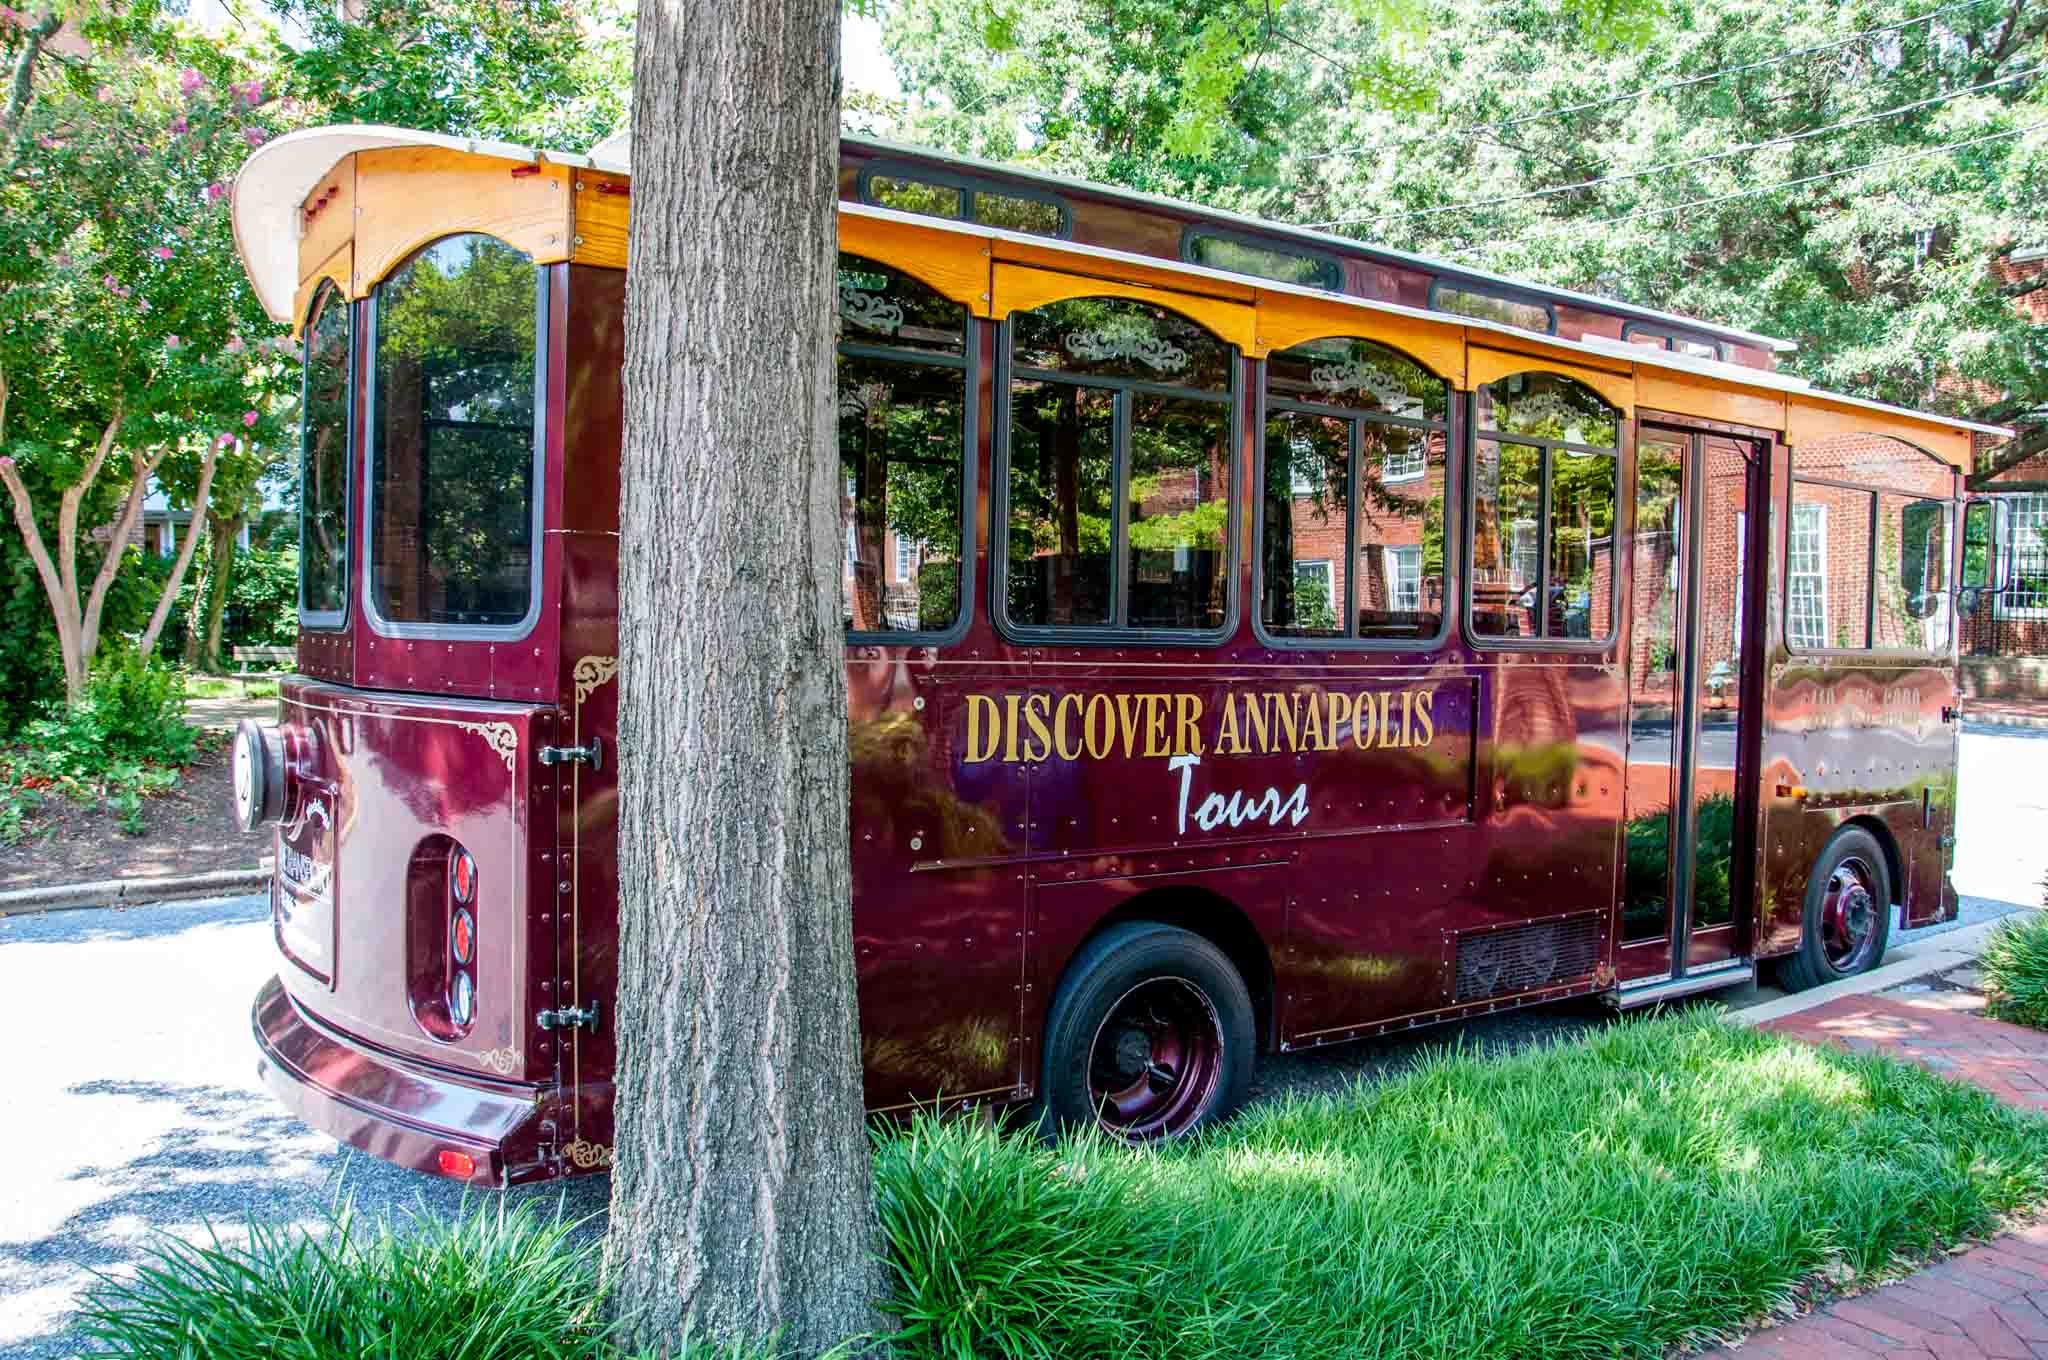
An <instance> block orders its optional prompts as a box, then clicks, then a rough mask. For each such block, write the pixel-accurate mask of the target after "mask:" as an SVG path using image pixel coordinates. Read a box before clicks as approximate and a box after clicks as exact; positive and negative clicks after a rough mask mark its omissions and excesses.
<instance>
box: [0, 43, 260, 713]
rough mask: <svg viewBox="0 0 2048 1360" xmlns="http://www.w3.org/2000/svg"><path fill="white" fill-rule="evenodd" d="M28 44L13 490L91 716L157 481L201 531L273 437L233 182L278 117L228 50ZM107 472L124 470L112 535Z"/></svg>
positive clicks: (7, 250)
mask: <svg viewBox="0 0 2048 1360" xmlns="http://www.w3.org/2000/svg"><path fill="white" fill-rule="evenodd" d="M7 22H8V21H4V20H0V25H4V24H6V23H7ZM11 32H12V33H13V37H12V39H11V43H12V50H13V54H14V56H15V70H16V72H17V76H18V77H19V78H20V80H22V81H25V82H26V85H27V89H28V91H29V95H28V96H27V97H25V98H24V100H23V103H22V107H21V110H20V112H19V115H18V117H17V118H16V120H15V122H14V125H13V126H14V136H13V138H12V140H11V142H10V143H9V144H8V146H7V148H6V156H7V158H8V167H9V168H8V173H7V175H6V178H5V179H4V180H0V209H4V211H0V484H4V485H5V486H6V488H7V490H8V493H9V498H10V500H11V502H12V508H13V512H14V514H13V517H14V522H15V526H16V528H17V530H18V532H19V534H20V536H21V542H22V544H23V547H24V549H25V550H26V553H27V555H28V557H29V559H30V561H31V562H32V563H33V564H34V566H35V569H36V573H37V576H38V577H39V579H40V582H41V584H42V586H43V590H44V594H45V596H46V598H47V600H48V604H49V608H50V612H51V616H52V620H53V622H54V625H55V631H56V634H57V643H58V651H59V654H60V656H61V658H62V664H63V668H64V677H65V690H66V697H67V700H69V701H70V702H73V703H76V702H78V701H79V700H80V699H81V698H82V696H83V694H84V687H85V682H86V676H87V673H88V671H89V669H90V666H91V664H92V660H93V657H94V655H95V653H96V652H97V651H98V647H99V639H100V635H101V629H102V624H103V620H104V611H105V607H106V603H107V599H108V597H109V593H110V592H111V590H112V589H113V586H114V584H115V581H116V579H117V577H118V576H119V574H120V572H121V569H122V565H123V563H124V561H125V560H127V556H128V554H127V549H128V546H129V545H130V543H131V542H132V541H133V538H134V535H135V532H136V528H137V526H138V525H139V523H140V521H141V515H142V503H143V499H144V497H145V496H146V495H147V494H148V489H149V485H150V481H151V479H152V478H153V477H155V476H157V475H159V473H163V474H166V476H167V477H169V478H170V479H171V480H173V481H182V482H184V483H185V484H187V485H189V486H190V488H191V496H192V499H193V504H194V511H195V514H194V529H195V531H196V530H197V529H198V528H200V527H201V526H202V525H203V523H204V516H205V502H206V499H207V495H208V492H209V490H210V484H211V480H212V477H213V474H214V471H215V469H216V468H217V467H218V466H219V465H220V464H221V463H222V462H223V461H224V460H229V459H232V458H234V457H237V456H239V453H238V450H239V449H241V448H243V447H245V445H242V444H238V443H237V442H236V440H237V437H238V436H246V437H247V438H249V439H254V440H267V439H269V438H271V437H272V436H273V435H274V433H275V428H274V422H272V421H271V420H270V419H269V418H268V417H267V414H266V413H267V411H268V410H269V408H270V406H271V403H272V401H273V399H274V398H275V397H276V396H278V395H279V394H280V393H281V392H282V391H284V390H285V389H286V388H288V385H289V380H288V377H287V370H288V367H289V366H288V364H287V363H286V362H285V361H284V360H283V359H282V358H281V356H280V355H279V354H278V352H277V346H276V342H275V339H274V338H272V337H271V332H272V330H273V328H272V327H271V326H270V325H269V323H268V322H267V321H266V320H265V319H264V318H263V316H262V314H261V312H260V311H259V310H258V309H257V308H256V305H255V303H254V300H253V298H252V296H251V294H250V293H249V291H248V289H247V287H246V286H245V284H244V282H243V279H242V271H241V266H240V262H239V260H238V259H237V258H236V255H235V252H234V247H233V239H232V233H231V231H230V228H229V225H228V222H227V215H226V208H225V204H226V188H225V184H226V181H227V179H228V178H229V177H230V176H231V175H232V172H233V169H234V167H235V166H236V165H238V164H239V163H240V160H241V158H242V157H243V156H245V155H246V154H247V153H248V150H249V148H250V147H252V146H255V145H258V144H260V143H261V142H262V141H264V140H265V139H267V138H268V137H269V136H270V135H272V133H273V132H274V131H275V127H276V123H275V115H274V113H273V112H272V111H271V110H269V109H267V108H266V100H265V96H264V92H263V86H262V83H261V80H260V79H259V78H257V77H254V76H251V75H250V74H249V71H250V68H249V64H248V62H247V61H246V59H245V57H244V55H243V54H241V53H240V52H238V51H236V50H234V49H233V48H231V47H229V46H228V45H226V44H224V43H219V42H215V41H212V40H208V39H202V38H192V37H189V36H185V35H181V34H178V33H176V32H173V31H170V30H164V29H156V30H151V31H149V32H147V33H144V34H141V35H136V34H132V33H131V34H128V35H127V37H128V39H129V45H127V46H124V47H111V48H106V49H98V48H96V49H94V51H93V53H92V55H91V56H90V57H85V58H79V57H70V58H67V59H65V60H64V61H62V62H58V61H56V60H55V59H54V58H50V57H49V56H48V55H47V53H46V52H45V53H43V54H42V55H41V56H37V55H35V54H36V53H37V51H38V49H37V48H36V46H35V43H34V33H35V29H34V28H33V27H30V28H23V27H22V26H21V24H20V23H19V22H18V21H15V22H13V24H12V28H11ZM25 57H26V58H28V60H27V62H26V64H24V63H23V58H25ZM19 88H20V86H19V85H18V86H17V89H19ZM109 467H113V468H118V469H119V470H120V471H121V472H122V473H123V474H125V475H124V476H123V477H122V478H121V479H120V482H121V490H120V492H119V500H118V504H117V506H115V507H114V508H113V518H112V521H111V523H107V524H100V523H98V522H97V516H98V515H99V514H100V513H104V511H105V509H106V508H107V507H106V502H105V500H104V495H103V488H102V483H101V478H102V474H103V473H105V472H106V471H107V470H108V469H109ZM174 471H175V472H176V474H177V475H176V476H172V474H173V473H174ZM38 486H40V487H42V488H44V491H45V494H46V495H47V494H48V492H50V491H54V492H55V495H56V505H55V513H54V516H50V515H46V514H41V513H39V511H40V510H41V509H42V507H40V506H39V504H38V502H37V499H36V491H35V489H34V488H35V487H38ZM89 509H90V510H92V511H93V512H94V517H93V518H92V519H88V518H87V515H86V512H87V511H88V510H89ZM52 518H54V521H55V522H54V525H53V526H52V525H51V524H50V520H51V519H52ZM52 527H54V531H55V532H54V542H52V541H51V539H52V535H51V534H50V533H49V532H48V530H49V529H50V528H52ZM190 544H191V539H190V538H188V542H187V547H186V550H185V551H184V552H183V553H181V555H180V557H179V560H178V563H177V565H176V567H175V569H174V571H173V574H172V577H171V579H170V580H169V581H168V582H167V583H166V586H165V589H164V592H163V594H162V596H161V598H160V600H159V603H158V608H157V609H156V611H155V612H154V614H153V616H152V618H151V620H150V623H149V625H148V627H147V628H145V630H144V634H143V644H144V645H143V650H145V651H147V650H148V648H149V647H151V646H153V645H154V642H155V639H156V637H157V635H158V633H159V631H160V630H161V628H162V626H163V623H164V620H165V618H166V616H167V614H168V610H169V605H170V602H171V600H172V599H173V598H174V597H175V595H176V591H177V584H178V580H179V578H180V577H181V576H182V573H183V570H184V568H185V566H186V564H187V563H189V561H190V556H191V546H190ZM95 556H96V557H97V565H96V567H95V565H94V563H93V562H92V560H91V559H92V558H93V557H95ZM82 568H84V569H85V570H90V571H91V573H92V575H91V579H90V584H89V585H86V584H83V583H82V580H81V576H82V570H81V569H82Z"/></svg>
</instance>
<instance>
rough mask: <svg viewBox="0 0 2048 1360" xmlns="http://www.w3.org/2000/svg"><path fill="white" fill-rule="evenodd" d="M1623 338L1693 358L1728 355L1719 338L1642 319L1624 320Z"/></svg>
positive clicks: (1632, 343) (1647, 347)
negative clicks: (1703, 337)
mask: <svg viewBox="0 0 2048 1360" xmlns="http://www.w3.org/2000/svg"><path fill="white" fill-rule="evenodd" d="M1621 338H1622V339H1624V340H1626V341H1628V342H1629V343H1630V344H1631V345H1641V346H1643V347H1644V348H1645V349H1661V350H1668V351H1669V352H1671V353H1673V354H1683V355H1686V356H1687V357H1689V358H1693V359H1720V358H1724V357H1726V356H1725V355H1724V354H1723V352H1722V349H1721V342H1720V341H1718V340H1703V339H1701V338H1700V337H1699V336H1696V335H1687V334H1685V333H1684V332H1682V331H1674V330H1667V329H1665V328H1664V327H1662V326H1649V325H1645V324H1644V323H1642V322H1640V321H1629V322H1624V323H1623V324H1622V327H1621Z"/></svg>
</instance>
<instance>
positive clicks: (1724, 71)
mask: <svg viewBox="0 0 2048 1360" xmlns="http://www.w3.org/2000/svg"><path fill="white" fill-rule="evenodd" d="M1976 3H1977V0H1958V3H1956V4H1951V5H1942V6H1940V7H1939V8H1936V9H1931V10H1929V11H1927V13H1925V14H1921V15H1916V16H1915V17H1913V18H1911V19H1901V20H1900V21H1899V22H1897V23H1893V24H1884V25H1881V26H1880V27H1877V28H1866V29H1864V30H1863V31H1862V32H1860V33H1852V34H1850V35H1849V36H1848V37H1846V38H1837V39H1835V40H1833V41H1832V42H1824V43H1815V44H1813V45H1812V46H1811V47H1796V48H1794V49H1792V50H1791V51H1789V52H1780V53H1779V54H1778V55H1777V56H1775V57H1765V58H1763V59H1762V60H1760V61H1752V62H1745V63H1744V64H1742V65H1740V66H1726V67H1723V68H1721V69H1720V70H1718V71H1708V72H1707V73H1705V74H1704V75H1697V76H1688V77H1686V78H1685V79H1684V80H1669V81H1660V82H1658V83H1657V84H1655V85H1645V86H1644V87H1643V88H1641V89H1639V90H1631V91H1629V92H1628V93H1626V94H1614V95H1608V96H1607V97H1605V98H1603V99H1589V100H1587V101H1585V102H1584V103H1581V104H1566V105H1564V106H1563V107H1562V108H1555V109H1544V110H1542V111H1541V112H1539V113H1525V114H1522V115H1521V116H1519V117H1516V118H1508V119H1504V120H1502V121H1501V122H1498V123H1468V124H1466V125H1464V126H1463V127H1453V128H1445V129H1443V130H1442V131H1441V132H1437V133H1433V134H1431V135H1432V136H1439V137H1461V136H1471V135H1474V134H1476V133H1481V132H1499V131H1502V130H1504V129H1506V128H1512V127H1520V126H1522V125H1523V124H1524V123H1537V122H1542V121H1544V120H1546V119H1550V118H1562V117H1564V116H1565V115H1566V114H1570V113H1584V112H1586V111H1587V110H1588V109H1603V108H1606V107H1607V106H1608V105H1610V104H1625V103H1628V102H1629V101H1631V100H1636V99H1642V98H1644V97H1645V96H1647V95H1653V94H1664V93H1668V92H1670V91H1672V90H1683V89H1688V88H1690V87H1691V86H1694V85H1703V84H1705V83H1706V82H1708V81H1710V80H1720V79H1721V78H1722V77H1724V76H1733V75H1740V74H1742V73H1743V72H1744V71H1758V70H1762V69H1763V68H1764V67H1766V66H1776V65H1777V64H1778V63H1779V62H1784V61H1791V60H1793V59H1794V58H1795V57H1809V56H1812V55H1814V54H1815V53H1818V52H1832V51H1834V50H1835V49H1837V48H1842V47H1848V46H1851V45H1852V44H1855V43H1859V42H1862V41H1863V40H1864V39H1865V38H1874V37H1877V36H1878V35H1879V34H1883V33H1892V32H1896V31H1897V30H1899V29H1902V28H1911V27H1912V26H1913V25H1915V24H1924V23H1926V22H1927V21H1928V20H1930V19H1935V18H1939V17H1940V16H1941V15H1944V14H1947V13H1949V12H1951V11H1953V10H1959V9H1969V8H1972V7H1973V6H1974V5H1975V4H1976ZM1384 145H1386V142H1385V140H1384V139H1382V140H1380V141H1376V142H1367V143H1365V144H1363V145H1360V146H1344V147H1336V148H1334V149H1332V150H1329V151H1318V152H1316V153H1315V154H1313V155H1309V156H1302V157H1300V158H1299V159H1300V160H1301V161H1302V162H1303V163H1304V164H1306V163H1308V162H1311V161H1325V160H1332V159H1334V158H1336V157H1338V156H1360V155H1364V154H1365V153H1366V152H1368V151H1377V150H1379V149H1380V148H1381V147H1383V146H1384Z"/></svg>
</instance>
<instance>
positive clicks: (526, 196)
mask: <svg viewBox="0 0 2048 1360" xmlns="http://www.w3.org/2000/svg"><path fill="white" fill-rule="evenodd" d="M570 174H571V171H570V168H569V167H568V166H566V165H547V164H540V165H536V164H533V163H532V162H526V161H510V160H500V159H498V158H497V157H495V156H488V157H487V156H477V155H472V154H470V153H467V152H462V151H450V150H446V149H444V148H442V147H438V146H406V147H395V148H387V149H383V150H376V151H359V152H357V153H356V207H357V211H356V219H355V226H356V232H355V238H356V248H355V278H356V282H355V288H354V289H353V291H352V293H351V296H354V297H362V296H364V295H365V294H367V293H368V292H369V291H370V290H371V289H372V288H374V287H376V286H377V284H378V283H379V282H380V281H381V280H382V279H383V277H384V276H385V275H386V274H388V273H390V272H391V271H392V270H393V269H395V268H397V267H398V265H399V264H401V263H403V262H404V261H405V259H406V258H407V257H408V256H410V255H411V254H412V253H413V252H414V251H415V250H418V249H419V248H420V247H421V246H423V245H426V244H428V243H429V242H432V241H438V240H440V239H441V238H442V237H444V236H460V235H462V234H463V233H464V232H480V233H482V234H484V235H486V236H495V237H497V238H498V239H499V240H501V241H503V242H505V243H506V244H507V245H509V246H514V247H516V248H517V249H519V250H522V251H524V252H525V253H526V254H528V255H530V256H532V257H533V262H534V263H535V264H560V263H561V262H562V261H564V260H566V259H568V258H569V222H570V216H571V210H570V206H569V200H570V198H571V197H573V195H572V194H571V193H570V192H569V183H570Z"/></svg>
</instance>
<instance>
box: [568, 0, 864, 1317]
mask: <svg viewBox="0 0 2048 1360" xmlns="http://www.w3.org/2000/svg"><path fill="white" fill-rule="evenodd" d="M838 57H839V5H838V0H767V2H766V3H761V4H750V5H740V6H728V5H720V4H714V3H710V2H709V0H679V3H676V4H667V5H655V6H648V7H645V8H643V9H642V10H641V13H640V25H639V32H638V49H637V52H636V59H635V63H634V77H635V79H634V91H635V94H634V106H633V126H634V129H635V137H634V149H633V160H634V167H633V168H634V176H633V214H632V221H631V226H630V228H629V230H630V241H629V245H630V260H631V264H630V267H629V270H628V274H627V307H626V355H625V389H626V395H625V440H624V451H623V458H622V467H621V479H622V483H621V501H622V506H621V518H620V554H619V556H620V561H619V585H620V598H619V652H620V657H619V662H620V664H619V679H620V696H619V700H620V701H619V753H620V762H619V986H618V1000H617V1024H618V1044H619V1054H620V1065H619V1071H618V1075H617V1080H616V1083H615V1093H616V1094H615V1109H616V1111H617V1120H618V1125H617V1133H616V1146H615V1148H614V1170H613V1172H612V1216H611V1232H610V1235H609V1237H608V1238H607V1240H606V1246H605V1274H606V1278H607V1280H608V1282H609V1284H610V1285H611V1287H612V1289H613V1291H614V1292H613V1295H612V1300H613V1307H614V1308H615V1309H616V1314H617V1316H618V1317H619V1318H620V1319H621V1320H622V1321H623V1322H624V1324H625V1327H626V1329H627V1333H628V1335H629V1336H630V1337H632V1339H633V1341H634V1343H635V1344H636V1345H640V1346H645V1347H647V1348H649V1349H653V1350H668V1349H671V1348H674V1347H675V1346H676V1343H677V1342H678V1341H679V1339H680V1338H681V1336H682V1334H683V1328H684V1325H685V1320H686V1319H689V1318H694V1320H695V1325H696V1327H697V1329H698V1332H699V1334H700V1335H710V1336H713V1337H737V1336H747V1335H750V1336H754V1337H761V1338H765V1337H766V1336H767V1335H768V1334H769V1333H771V1332H773V1331H775V1330H777V1329H781V1330H782V1342H783V1344H784V1345H785V1346H786V1347H787V1348H789V1349H790V1350H792V1351H794V1352H796V1353H798V1354H802V1355H813V1354H816V1353H817V1351H819V1350H820V1349H823V1348H824V1347H826V1346H828V1345H830V1344H831V1343H833V1342H835V1341H837V1340H839V1339H841V1338H843V1337H845V1336H847V1335H849V1334H853V1333H859V1332H864V1331H869V1330H872V1329H874V1328H875V1327H877V1326H878V1319H877V1317H876V1315H875V1313H874V1311H873V1307H874V1300H875V1299H876V1298H877V1296H878V1290H879V1285H880V1275H879V1268H878V1264H877V1261H878V1258H877V1246H878V1239H877V1233H876V1226H875V1219H874V1205H873V1199H872V1191H871V1187H870V1183H869V1164H868V1144H867V1138H866V1134H865V1130H864V1127H863V1120H862V1112H861V1083H860V1069H859V1039H858V1032H859V1026H858V1021H857V1017H856V1015H855V1006H854V973H853V940H852V931H851V925H852V920H851V911H850V907H849V900H850V886H849V870H848V848H847V787H848V785H847V743H846V720H847V713H846V684H845V671H844V666H843V651H844V648H843V638H842V629H843V623H842V615H841V606H840V599H839V596H840V561H841V558H842V557H843V555H844V553H845V548H844V546H843V544H844V542H845V538H844V536H843V535H842V533H841V532H840V529H839V518H838V506H839V501H840V498H841V496H842V495H843V493H844V483H843V479H842V478H841V476H840V474H839V471H838V466H837V459H836V456H835V453H834V445H835V440H834V433H833V431H834V425H833V421H834V416H835V404H834V389H833V325H834V316H835V309H836V306H837V301H836V298H837V287H836V276H835V267H836V257H835V253H834V252H835V219H834V202H833V198H834V182H835V178H836V174H837V167H838V149H839V128H838V81H839V75H838ZM678 618H684V619H688V620H689V626H688V627H686V628H678V627H675V626H673V621H674V620H676V619H678Z"/></svg>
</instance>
